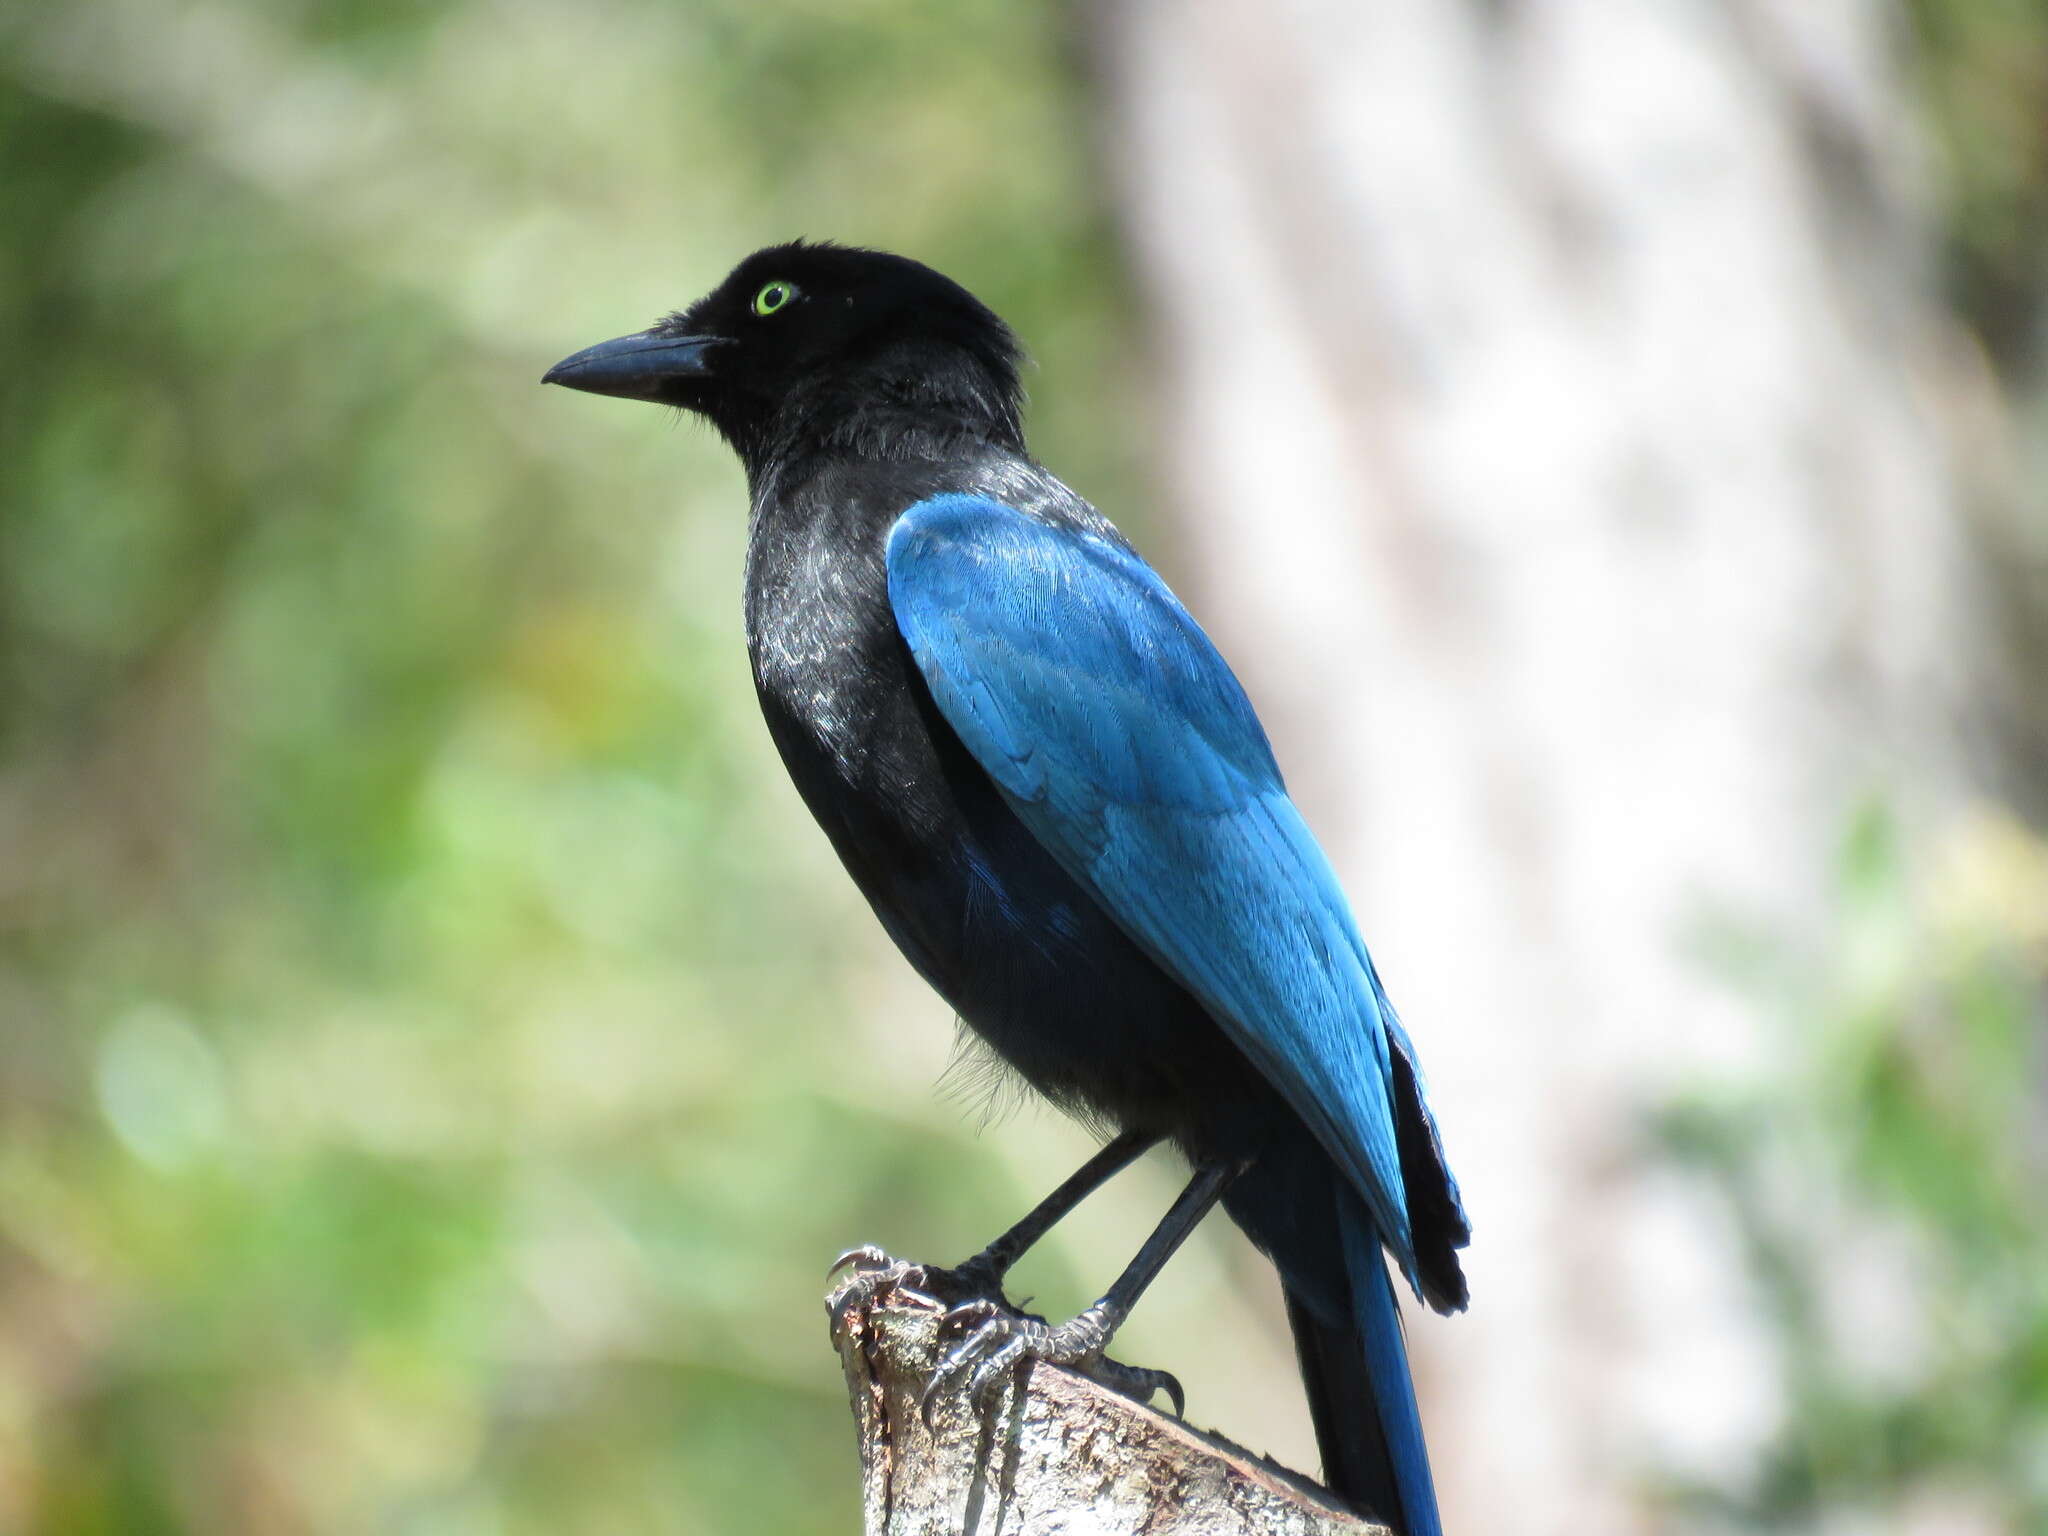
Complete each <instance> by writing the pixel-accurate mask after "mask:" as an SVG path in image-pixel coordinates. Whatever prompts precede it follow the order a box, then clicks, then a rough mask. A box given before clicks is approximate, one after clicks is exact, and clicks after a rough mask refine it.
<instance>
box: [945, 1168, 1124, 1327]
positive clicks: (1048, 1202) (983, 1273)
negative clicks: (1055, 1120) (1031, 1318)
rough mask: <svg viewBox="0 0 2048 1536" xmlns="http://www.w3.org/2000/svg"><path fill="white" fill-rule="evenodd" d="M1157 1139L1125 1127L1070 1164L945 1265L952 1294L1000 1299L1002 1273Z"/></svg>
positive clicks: (1004, 1274) (1004, 1273) (1006, 1271)
mask: <svg viewBox="0 0 2048 1536" xmlns="http://www.w3.org/2000/svg"><path fill="white" fill-rule="evenodd" d="M1158 1142H1159V1135H1158V1133H1157V1132H1156V1131H1125V1132H1124V1133H1123V1134H1122V1135H1121V1136H1119V1137H1117V1139H1116V1140H1115V1141H1112V1142H1110V1143H1109V1144H1108V1145H1107V1146H1105V1147H1104V1148H1103V1149H1102V1150H1101V1151H1100V1152H1097V1153H1096V1154H1095V1155H1094V1156H1093V1157H1091V1158H1089V1159H1088V1161H1087V1162H1085V1163H1083V1164H1082V1165H1081V1166H1080V1167H1079V1168H1077V1169H1075V1170H1074V1172H1073V1174H1072V1175H1071V1176H1070V1177H1069V1178H1068V1179H1067V1180H1066V1182H1065V1183H1063V1184H1061V1185H1060V1187H1059V1188H1058V1189H1056V1190H1054V1191H1053V1192H1052V1193H1051V1194H1049V1195H1047V1196H1046V1197H1045V1198H1044V1199H1043V1200H1041V1201H1039V1202H1038V1204H1036V1205H1034V1206H1033V1207H1032V1208H1031V1209H1030V1211H1028V1212H1027V1213H1026V1214H1025V1216H1024V1219H1023V1220H1022V1221H1020V1222H1018V1223H1017V1224H1016V1225H1015V1226H1014V1227H1012V1228H1010V1230H1009V1231H1007V1232H1005V1233H1004V1234H1003V1235H1002V1236H1001V1237H999V1238H997V1239H996V1240H995V1241H994V1242H992V1243H990V1244H989V1245H988V1246H987V1247H986V1248H984V1249H982V1250H981V1252H979V1253H977V1254H976V1255H975V1256H974V1257H973V1258H971V1259H969V1260H968V1261H967V1262H966V1263H964V1264H962V1265H959V1266H958V1267H957V1268H954V1269H950V1270H948V1271H946V1274H947V1276H948V1278H949V1279H950V1280H951V1281H953V1282H954V1286H953V1289H954V1290H955V1292H956V1295H957V1296H959V1297H971V1296H980V1297H987V1298H988V1299H990V1300H992V1301H1000V1300H1001V1299H1002V1294H1003V1278H1004V1276H1006V1275H1008V1274H1009V1272H1010V1267H1011V1266H1012V1265H1014V1264H1015V1263H1016V1262H1017V1261H1018V1260H1019V1259H1021V1258H1023V1257H1024V1255H1025V1253H1026V1252H1027V1251H1029V1250H1030V1249H1031V1248H1032V1247H1033V1246H1035V1245H1036V1244H1037V1242H1038V1240H1039V1239H1040V1238H1041V1237H1044V1236H1045V1234H1046V1233H1048V1232H1050V1231H1051V1230H1052V1229H1053V1227H1054V1225H1055V1224H1056V1223H1057V1222H1058V1221H1059V1220H1060V1218H1061V1217H1063V1216H1065V1215H1066V1214H1067V1212H1069V1211H1071V1210H1072V1209H1073V1208H1074V1207H1075V1206H1077V1205H1079V1204H1080V1203H1081V1202H1082V1201H1083V1200H1085V1199H1087V1198H1088V1197H1089V1196H1090V1195H1092V1194H1094V1193H1095V1191H1096V1190H1098V1189H1100V1188H1101V1187H1102V1186H1103V1185H1105V1184H1107V1183H1108V1182H1109V1181H1110V1180H1111V1179H1113V1178H1115V1177H1116V1176H1117V1175H1118V1174H1120V1173H1122V1172H1123V1171H1124V1170H1125V1169H1126V1168H1128V1167H1130V1166H1131V1164H1132V1163H1134V1162H1136V1161H1137V1160H1138V1159H1139V1158H1140V1157H1142V1156H1143V1155H1144V1154H1145V1153H1146V1152H1147V1151H1148V1150H1149V1149H1150V1148H1152V1147H1154V1146H1156V1145H1157V1144H1158Z"/></svg>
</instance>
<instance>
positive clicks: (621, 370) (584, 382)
mask: <svg viewBox="0 0 2048 1536" xmlns="http://www.w3.org/2000/svg"><path fill="white" fill-rule="evenodd" d="M724 340H725V338H724V337H723V336H669V335H665V334H663V333H662V332H660V331H640V332H637V333H636V334H634V335H631V336H620V337H616V338H614V339H613V340H611V341H600V342H599V343H598V344H597V345H596V346H594V347H585V348H584V349H583V350H582V351H581V352H578V353H576V354H575V355H574V356H572V357H565V358H563V359H562V360H561V361H560V362H559V363H557V364H555V366H554V367H552V368H550V369H549V370H548V371H547V372H546V373H544V374H542V375H541V378H540V381H541V383H543V384H566V385H567V386H568V387H569V388H571V389H582V390H588V391H589V392H590V393H591V394H593V395H617V396H618V397H619V398H620V399H622V400H652V401H654V402H655V403H656V404H657V405H674V404H676V403H677V402H676V399H675V391H674V386H675V385H676V384H677V383H679V382H681V381H683V380H686V379H708V378H710V377H711V368H710V365H709V364H708V363H707V362H706V361H705V355H706V354H707V353H709V352H710V351H711V349H712V348H713V347H716V346H718V345H719V344H720V343H721V342H723V341H724Z"/></svg>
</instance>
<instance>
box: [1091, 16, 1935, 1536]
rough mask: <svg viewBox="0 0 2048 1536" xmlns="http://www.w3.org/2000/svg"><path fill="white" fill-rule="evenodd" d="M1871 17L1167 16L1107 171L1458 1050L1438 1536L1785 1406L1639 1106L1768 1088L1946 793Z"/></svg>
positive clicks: (1307, 760)
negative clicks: (1877, 836) (1777, 975)
mask: <svg viewBox="0 0 2048 1536" xmlns="http://www.w3.org/2000/svg"><path fill="white" fill-rule="evenodd" d="M1888 14H1889V13H1888V11H1887V9H1886V7H1884V6H1882V5H1880V4H1878V3H1876V0H1828V3H1821V4H1816V3H1814V0H1742V3H1733V4H1707V3H1686V4H1671V5H1640V4H1623V3H1606V4H1596V3H1590V0H1551V3H1535V0H1374V3H1372V4H1365V5H1361V4H1355V3H1348V0H1280V3H1253V0H1197V3H1193V4H1188V3H1179V0H1131V3H1127V4H1121V5H1111V6H1108V7H1107V8H1105V9H1103V10H1101V11H1099V12H1097V13H1095V15H1094V18H1093V23H1092V25H1093V31H1092V34H1091V35H1092V46H1093V48H1094V53H1095V57H1094V64H1095V68H1096V70H1097V72H1098V75H1099V80H1100V85H1101V90H1102V94H1103V98H1104V101H1103V115H1104V142H1105V144H1106V145H1107V148H1108V155H1109V159H1110V162H1111V168H1112V175H1113V178H1114V179H1115V182H1116V184H1117V186H1118V192H1119V199H1120V204H1121V209H1120V212H1121V216H1122V217H1123V218H1124V219H1125V220H1126V223H1127V226H1128V231H1129V235H1130V241H1131V245H1132V247H1133V250H1134V252H1135V260H1136V264H1137V270H1138V281H1139V285H1140V288H1141V291H1142V293H1143V295H1144V297H1145V299H1146V300H1147V301H1148V303H1149V305H1150V306H1151V309H1152V311H1153V317H1154V326H1153V331H1154V336H1155V344H1156V348H1157V359H1156V361H1157V363H1158V368H1159V375H1160V377H1161V379H1162V381H1163V382H1162V386H1161V388H1162V395H1161V398H1162V401H1163V421H1162V427H1163V432H1162V447H1163V453H1164V464H1165V473H1164V486H1165V489H1166V493H1167V495H1168V498H1169V503H1170V505H1171V508H1172V516H1173V517H1174V518H1175V519H1176V520H1177V526H1178V529H1179V531H1180V533H1181V549H1182V564H1181V571H1180V574H1181V576H1182V578H1183V580H1182V585H1183V586H1184V587H1185V588H1186V589H1188V595H1189V597H1190V598H1191V600H1192V601H1193V602H1194V604H1195V606H1196V608H1197V611H1198V612H1199V613H1200V614H1201V615H1202V616H1203V618H1204V619H1205V621H1206V622H1208V623H1209V624H1210V625H1211V627H1212V629H1213V630H1214V631H1215V632H1216V633H1217V634H1218V636H1219V639H1220V641H1221V643H1222V644H1223V645H1224V647H1225V649H1226V651H1227V652H1228V653H1229V654H1231V655H1232V656H1233V657H1234V658H1236V660H1237V662H1238V664H1239V666H1240V667H1241V668H1242V670H1243V671H1244V674H1245V677H1246V680H1247V683H1248V685H1249V686H1250V687H1251V689H1252V691H1253V693H1254V695H1255V696H1256V697H1257V699H1258V700H1259V702H1260V705H1261V707H1262V709H1263V712H1264V713H1265V715H1266V718H1267V720H1268V722H1269V723H1270V724H1271V725H1272V727H1273V729H1274V732H1275V735H1276V737H1278V738H1279V746H1280V754H1281V759H1282V762H1283V764H1285V765H1286V766H1288V767H1289V768H1290V769H1291V777H1292V782H1293V784H1294V787H1295V790H1296V792H1297V794H1298V795H1299V797H1300V798H1301V799H1302V800H1303V802H1304V804H1305V806H1306V808H1307V810H1308V813H1309V815H1310V818H1311V820H1312V821H1313V823H1314V824H1315V825H1316V826H1317V828H1318V829H1319V831H1320V832H1321V833H1322V835H1323V836H1324V837H1325V839H1326V840H1327V841H1328V842H1329V844H1330V846H1331V848H1332V852H1333V854H1334V855H1335V856H1336V857H1337V859H1338V861H1339V863H1340V865H1341V866H1342V867H1343V869H1344V871H1345V873H1346V876H1347V879H1348V882H1349V885H1350V888H1351V891H1352V893H1353V897H1354V899H1355V901H1356V903H1357V905H1358V907H1359V910H1360V914H1361V917H1362V920H1363V922H1364V925H1365V928H1366V932H1367V935H1368V938H1369V939H1370V941H1371V942H1372V943H1373V945H1374V947H1375V950H1376V951H1377V954H1378V956H1379V959H1380V964H1381V968H1382V970H1383V972H1384V973H1385V975H1386V977H1387V979H1388V985H1389V987H1390V988H1391V990H1392V992H1393V995H1394V998H1395V1000H1396V1001H1397V1002H1398V1003H1399V1004H1400V1005H1401V1007H1402V1010H1403V1014H1404V1016H1405V1018H1406V1019H1407V1020H1408V1022H1409V1023H1410V1025H1411V1027H1412V1029H1413V1032H1414V1034H1415V1036H1416V1039H1417V1040H1418V1042H1419V1043H1420V1046H1421V1049H1422V1053H1423V1060H1424V1063H1425V1065H1426V1066H1427V1068H1428V1069H1429V1070H1430V1072H1431V1076H1432V1086H1433V1090H1434V1093H1435V1096H1436V1100H1437V1103H1438V1104H1439V1106H1440V1109H1441V1113H1442V1118H1443V1122H1444V1127H1445V1134H1446V1136H1447V1137H1448V1139H1449V1144H1450V1151H1451V1154H1452V1157H1453V1160H1454V1164H1455V1167H1456V1168H1457V1170H1458V1173H1459V1175H1460V1176H1461V1178H1462V1179H1463V1180H1464V1181H1465V1187H1466V1189H1467V1191H1468V1194H1469V1198H1470V1204H1471V1208H1472V1215H1473V1218H1474V1225H1475V1228H1476V1236H1475V1239H1474V1246H1473V1248H1472V1250H1471V1254H1470V1270H1471V1275H1472V1282H1473V1284H1472V1290H1473V1307H1472V1311H1471V1312H1470V1314H1469V1315H1468V1316H1465V1317H1461V1318H1457V1319H1454V1320H1452V1321H1449V1322H1443V1321H1440V1320H1436V1319H1433V1318H1431V1319H1416V1318H1414V1317H1413V1314H1411V1335H1412V1337H1413V1339H1414V1343H1415V1349H1416V1354H1417V1356H1418V1369H1419V1372H1420V1374H1421V1376H1422V1380H1421V1383H1420V1387H1421V1393H1422V1400H1423V1406H1424V1412H1425V1416H1426V1418H1427V1419H1428V1420H1429V1421H1430V1424H1431V1426H1432V1429H1433V1443H1434V1447H1435V1453H1436V1458H1437V1469H1438V1476H1439V1478H1440V1482H1441V1486H1442V1487H1443V1490H1444V1497H1445V1502H1446V1506H1447V1507H1446V1523H1447V1525H1448V1527H1449V1528H1450V1529H1452V1530H1460V1531H1510V1530H1512V1531H1517V1532H1524V1533H1532V1532H1547V1531H1563V1530H1566V1529H1567V1528H1569V1529H1570V1530H1572V1531H1573V1532H1577V1533H1606V1532H1619V1531H1628V1530H1636V1529H1643V1528H1646V1526H1647V1525H1648V1523H1649V1522H1650V1521H1651V1520H1652V1519H1653V1518H1654V1516H1653V1514H1652V1510H1651V1506H1650V1504H1649V1503H1648V1495H1646V1494H1641V1493H1639V1492H1638V1491H1637V1490H1639V1489H1640V1488H1642V1487H1644V1486H1645V1484H1646V1479H1645V1473H1646V1471H1647V1470H1648V1469H1651V1468H1655V1467H1667V1468H1668V1467H1678V1468H1683V1469H1685V1470H1688V1471H1691V1472H1695V1473H1699V1474H1703V1475H1705V1476H1707V1477H1710V1478H1713V1477H1716V1475H1717V1473H1719V1474H1725V1473H1726V1472H1727V1471H1729V1470H1730V1469H1732V1468H1733V1467H1735V1466H1736V1465H1739V1464H1740V1460H1741V1458H1742V1456H1743V1454H1744V1452H1745V1451H1746V1450H1747V1449H1748V1448H1750V1447H1752V1446H1753V1445H1754V1444H1755V1442H1756V1441H1757V1439H1758V1438H1759V1437H1760V1436H1761V1434H1762V1433H1763V1432H1765V1431H1766V1430H1767V1429H1768V1428H1769V1427H1770V1426H1769V1420H1770V1416H1771V1411H1772V1382H1771V1377H1770V1370H1771V1361H1770V1359H1769V1358H1768V1356H1767V1355H1766V1353H1765V1348H1766V1346H1765V1343H1764V1340H1763V1335H1762V1332H1761V1330H1760V1329H1759V1328H1758V1327H1757V1326H1756V1324H1755V1323H1754V1321H1753V1320H1752V1319H1751V1318H1750V1316H1749V1315H1748V1312H1747V1308H1748V1306H1749V1305H1750V1303H1749V1301H1748V1298H1747V1297H1746V1294H1745V1290H1744V1287H1743V1285H1742V1282H1741V1277H1740V1266H1739V1257H1738V1255H1737V1254H1736V1253H1735V1252H1734V1244H1733V1242H1732V1239H1731V1237H1730V1235H1729V1234H1728V1233H1727V1232H1726V1231H1725V1230H1723V1229H1722V1228H1720V1227H1719V1226H1717V1224H1716V1219H1715V1217H1714V1214H1713V1210H1712V1207H1710V1206H1709V1205H1707V1204H1706V1203H1705V1202H1704V1201H1703V1200H1700V1199H1698V1198H1696V1197H1694V1196H1692V1195H1690V1194H1689V1193H1688V1192H1687V1190H1686V1188H1685V1187H1684V1186H1683V1185H1682V1184H1681V1183H1680V1182H1679V1181H1678V1180H1676V1179H1675V1178H1673V1177H1672V1176H1670V1175H1669V1174H1665V1173H1660V1172H1659V1171H1658V1164H1657V1161H1656V1159H1655V1158H1654V1157H1653V1156H1651V1155H1649V1154H1648V1152H1647V1150H1646V1142H1647V1136H1646V1131H1645V1118H1646V1114H1647V1112H1648V1111H1649V1110H1650V1109H1652V1108H1653V1107H1654V1106H1655V1105H1657V1104H1658V1103H1659V1102H1660V1101H1661V1100H1662V1099H1663V1098H1664V1097H1665V1096H1666V1095H1667V1093H1669V1092H1670V1091H1671V1090H1672V1089H1673V1088H1674V1087H1676V1086H1679V1085H1682V1084H1685V1083H1686V1082H1687V1081H1688V1080H1694V1081H1697V1080H1698V1078H1699V1076H1700V1074H1701V1073H1702V1072H1704V1071H1707V1070H1710V1069H1716V1068H1722V1067H1728V1066H1738V1065H1740V1064H1741V1063H1743V1062H1744V1061H1745V1060H1755V1059H1758V1057H1759V1055H1760V1053H1761V1052H1765V1051H1768V1050H1769V1048H1770V1042H1769V1041H1768V1040H1766V1039H1760V1038H1758V1030H1757V1026H1756V1024H1755V1020H1754V1013H1755V1010H1754V1009H1753V1008H1751V1007H1746V1006H1744V1005H1743V1003H1742V1001H1741V1000H1740V999H1739V998H1738V997H1737V996H1735V995H1734V994H1733V993H1732V991H1731V989H1730V987H1729V984H1728V981H1727V979H1726V978H1725V976H1717V975H1716V973H1715V969H1714V966H1713V965H1712V963H1711V962H1710V961H1708V960H1706V959H1703V958H1702V956H1701V954H1700V948H1701V945H1700V942H1699V941H1700V940H1701V938H1702V936H1703V935H1705V934H1708V933H1711V932H1712V931H1714V928H1715V919H1716V918H1717V917H1718V916H1721V915H1726V916H1728V917H1732V918H1736V919H1739V920H1741V921H1742V922H1743V923H1745V924H1749V925H1755V926H1758V927H1762V928H1765V929H1767V930H1768V931H1770V932H1771V933H1772V934H1773V935H1774V937H1776V938H1779V939H1782V940H1783V941H1785V942H1787V943H1789V944H1792V945H1795V946H1796V945H1798V944H1800V943H1802V942H1803V941H1807V940H1809V939H1811V938H1813V937H1814V936H1816V935H1817V933H1818V931H1819V929H1820V926H1821V924H1822V923H1823V921H1824V919H1825V917H1826V913H1827V898H1828V890H1827V880H1826V876H1827V852H1828V849H1829V847H1830V846H1831V844H1832V841H1833V839H1834V837H1835V835H1836V832H1837V830H1838V826H1839V822H1840V819H1841V816H1842V812H1843V808H1844V806H1845V805H1846V803H1847V802H1849V801H1850V800H1851V799H1853V797H1854V796H1855V795H1856V794H1857V793H1858V792H1859V791H1861V790H1864V789H1867V788H1877V787H1900V786H1903V787H1904V788H1905V790H1906V791H1907V793H1908V795H1909V796H1919V797H1920V798H1921V799H1922V800H1923V801H1927V800H1935V799H1938V798H1939V797H1940V796H1941V795H1942V794H1943V793H1944V792H1945V791H1944V786H1946V785H1947V784H1948V783H1949V782H1950V781H1951V778H1952V770H1953V760H1954V758H1955V756H1956V753H1955V750H1954V749H1955V740H1956V735H1957V725H1958V721H1959V718H1960V713H1961V711H1962V710H1964V709H1965V708H1966V707H1967V706H1968V704H1969V702H1970V701H1969V700H1968V699H1966V698H1965V697H1963V680H1964V679H1965V678H1966V677H1968V676H1969V675H1971V673H1972V665H1971V661H1970V658H1969V655H1968V653H1969V651H1970V649H1971V646H1970V644H1969V642H1968V639H1967V636H1966V634H1965V628H1966V626H1965V625H1964V623H1963V619H1962V616H1963V615H1964V613H1965V611H1966V609H1967V605H1968V601H1969V600H1968V596H1967V593H1966V591H1965V585H1966V577H1965V574H1964V569H1965V568H1964V562H1963V561H1962V559H1961V558H1960V552H1959V549H1958V547H1957V545H1958V541H1957V535H1956V532H1955V519H1954V515H1953V509H1952V507H1951V506H1950V504H1949V501H1950V495H1951V493H1950V491H1949V489H1948V484H1949V476H1948V472H1947V467H1946V465H1945V463H1944V446H1943V441H1942V433H1941V431H1940V429H1939V428H1938V426H1937V425H1936V424H1935V423H1933V422H1932V421H1930V419H1929V413H1928V409H1927V401H1928V399H1929V398H1930V397H1931V396H1933V395H1935V394H1938V393H1939V392H1940V391H1939V389H1938V388H1937V387H1936V385H1937V383H1938V381H1937V380H1936V379H1935V377H1934V376H1935V375H1936V374H1937V373H1939V372H1940V371H1941V370H1940V369H1938V368H1937V367H1936V366H1935V365H1934V361H1935V359H1936V358H1937V357H1938V356H1939V355H1940V352H1941V343H1942V338H1943V336H1944V332H1943V330H1942V321H1941V317H1940V314H1939V312H1938V309H1937V306H1936V303H1935V300H1934V298H1933V296H1932V295H1931V293H1930V285H1929V282H1928V279H1927V275H1926V272H1925V268H1926V266H1927V264H1928V259H1929V258H1928V231H1927V229H1926V228H1925V221H1924V218H1923V216H1922V213H1921V211H1920V209H1919V207H1918V202H1917V196H1916V192H1917V186H1916V180H1915V178H1916V171H1917V167H1916V163H1915V155H1916V147H1915V144H1914V142H1913V140H1912V138H1911V135H1910V132H1909V130H1908V128H1907V127H1906V126H1905V125H1907V124H1909V123H1910V122H1911V120H1912V112H1911V110H1910V106H1909V104H1908V103H1907V102H1905V101H1904V100H1903V99H1902V96H1903V87H1902V83H1901V80H1900V78H1899V60H1898V59H1897V58H1896V57H1895V54H1894V52H1893V48H1892V44H1893V42H1894V39H1892V38H1891V37H1890V36H1889V35H1888V33H1887V31H1886V25H1885V24H1886V21H1887V16H1888Z"/></svg>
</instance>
